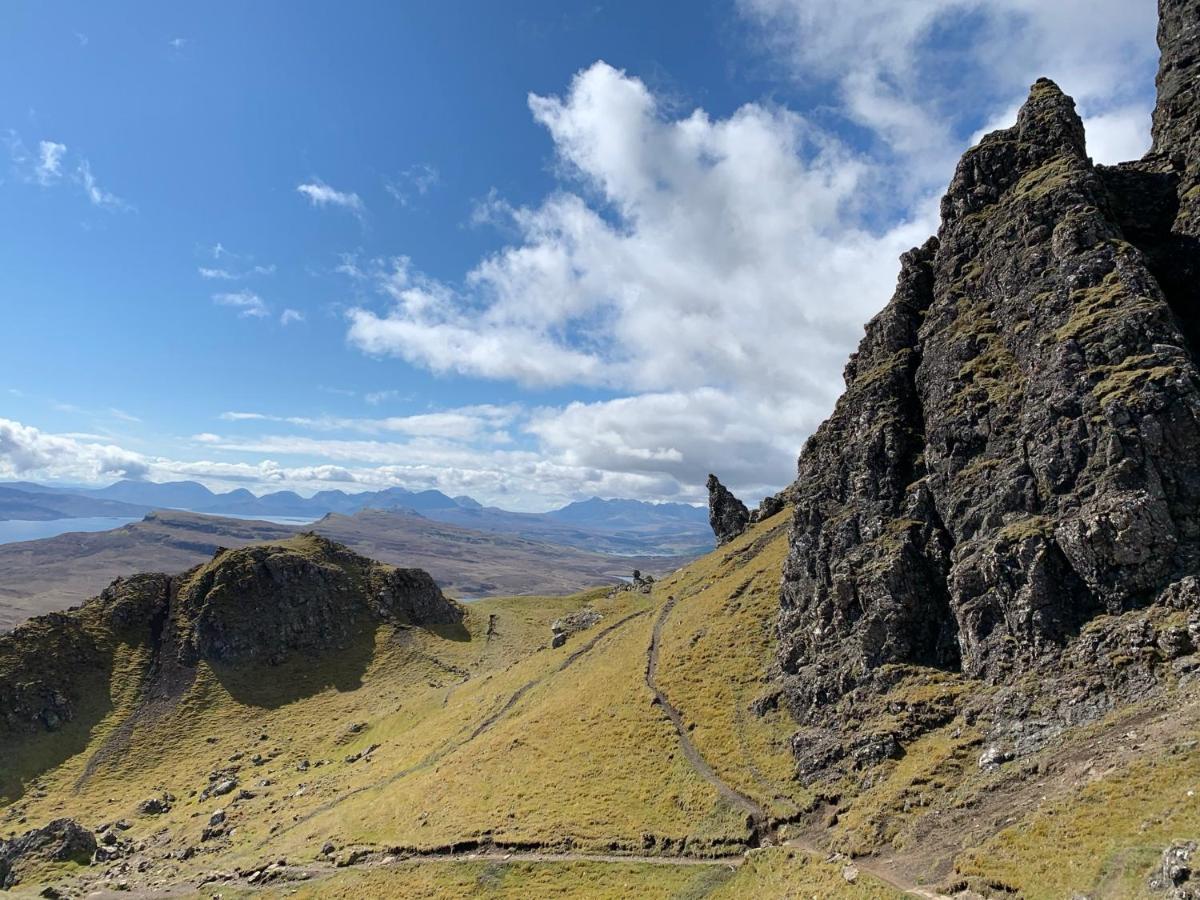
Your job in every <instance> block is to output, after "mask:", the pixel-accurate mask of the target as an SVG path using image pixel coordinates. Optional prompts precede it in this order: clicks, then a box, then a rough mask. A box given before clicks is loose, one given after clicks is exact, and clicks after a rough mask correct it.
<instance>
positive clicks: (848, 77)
mask: <svg viewBox="0 0 1200 900" xmlns="http://www.w3.org/2000/svg"><path fill="white" fill-rule="evenodd" d="M738 7H739V9H740V10H741V12H742V13H743V14H744V15H745V16H746V17H747V18H748V19H750V20H751V21H752V22H754V23H756V24H757V25H758V26H759V29H760V34H761V36H762V39H763V41H764V42H765V43H766V44H767V46H768V47H769V48H770V49H771V50H773V51H774V53H775V55H776V58H777V59H779V60H781V61H782V62H783V63H784V65H785V66H787V67H788V68H790V70H791V71H792V72H793V73H794V74H795V75H796V76H797V77H798V78H800V79H802V80H803V81H804V82H805V84H806V85H808V86H809V87H812V86H813V84H814V82H815V83H821V84H826V85H830V86H832V87H833V88H834V89H835V90H836V92H837V95H838V100H839V101H840V103H839V104H837V105H836V106H835V111H836V112H838V113H841V114H842V115H844V116H846V117H847V118H849V119H850V120H852V121H853V122H855V123H857V124H859V125H862V126H865V127H867V128H869V129H871V130H872V132H873V133H874V134H875V135H876V136H877V137H879V138H880V139H881V140H882V141H883V142H885V143H886V145H887V146H888V147H890V148H891V149H892V150H894V151H895V152H896V153H897V154H898V155H899V157H900V159H901V160H902V161H903V162H904V164H905V166H906V167H907V169H908V173H909V174H910V175H911V176H915V178H914V180H915V182H916V183H917V184H918V185H920V184H923V183H928V182H929V181H930V180H931V179H932V181H933V182H935V183H938V184H940V183H942V182H944V181H945V179H946V178H947V177H948V176H949V173H950V166H952V165H953V162H954V160H955V159H956V158H957V154H958V149H959V148H958V147H957V146H956V145H957V143H958V141H959V140H961V138H963V137H965V136H966V135H967V134H969V133H971V132H972V131H973V130H975V129H976V128H978V127H979V125H980V124H981V122H980V121H978V117H980V116H981V115H982V116H983V117H984V118H990V117H991V116H993V115H994V114H996V113H997V112H999V111H1001V110H1004V109H1007V108H1009V107H1012V106H1013V105H1014V104H1015V103H1017V102H1019V101H1020V100H1022V99H1023V98H1024V95H1025V93H1026V91H1027V90H1028V87H1029V84H1030V83H1031V82H1032V81H1034V80H1035V79H1036V78H1037V77H1039V76H1043V75H1044V76H1047V77H1050V78H1053V79H1055V80H1056V81H1058V82H1059V84H1060V85H1061V86H1062V87H1063V89H1064V90H1065V91H1067V92H1068V93H1069V94H1072V95H1073V96H1074V97H1075V99H1076V100H1077V101H1078V102H1079V105H1080V110H1081V113H1082V114H1083V115H1084V116H1085V118H1086V117H1099V116H1105V115H1108V114H1111V113H1113V112H1114V111H1116V110H1119V109H1129V108H1130V107H1131V106H1132V107H1135V108H1136V109H1137V110H1138V115H1140V116H1141V117H1142V118H1143V119H1144V120H1148V117H1149V114H1150V109H1151V107H1152V104H1153V91H1152V81H1153V72H1154V66H1155V64H1156V62H1157V58H1158V56H1157V50H1156V47H1155V42H1154V31H1155V9H1154V4H1153V3H1129V2H1127V0H1060V2H1055V3H1045V2H1040V0H906V2H901V3H897V2H894V0H859V2H855V3H853V4H830V3H826V2H822V0H738ZM1004 124H1010V121H1006V122H1005V123H1004ZM1101 124H1102V125H1103V123H1101ZM1132 146H1133V143H1132V142H1128V141H1126V142H1124V143H1122V144H1121V145H1120V150H1121V151H1122V152H1124V151H1126V150H1128V149H1130V148H1131V147H1132ZM1108 148H1109V145H1107V144H1105V145H1103V146H1102V148H1101V149H1102V150H1103V151H1104V152H1105V153H1106V152H1107V150H1108ZM1134 155H1135V156H1136V155H1140V153H1137V152H1135V153H1134ZM1097 157H1098V158H1100V159H1103V160H1104V161H1106V162H1115V161H1117V160H1115V159H1112V158H1107V157H1105V156H1103V155H1100V154H1097Z"/></svg>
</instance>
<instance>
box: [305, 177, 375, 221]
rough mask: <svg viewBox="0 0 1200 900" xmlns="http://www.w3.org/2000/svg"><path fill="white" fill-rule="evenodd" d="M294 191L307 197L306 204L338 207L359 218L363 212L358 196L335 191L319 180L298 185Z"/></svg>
mask: <svg viewBox="0 0 1200 900" xmlns="http://www.w3.org/2000/svg"><path fill="white" fill-rule="evenodd" d="M296 190H297V191H298V192H299V193H301V194H303V195H304V196H305V197H307V198H308V202H309V203H311V204H312V205H313V206H317V207H324V206H340V207H342V208H343V209H348V210H350V211H351V212H353V213H354V214H355V215H359V216H361V215H362V214H363V212H364V211H365V208H364V206H363V202H362V200H361V199H359V196H358V194H353V193H345V192H343V191H338V190H335V189H334V188H331V187H330V186H329V185H327V184H325V183H324V182H323V181H321V180H320V179H317V180H316V181H313V182H309V183H308V184H299V185H297V186H296Z"/></svg>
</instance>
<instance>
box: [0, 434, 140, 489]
mask: <svg viewBox="0 0 1200 900" xmlns="http://www.w3.org/2000/svg"><path fill="white" fill-rule="evenodd" d="M148 472H149V464H148V461H147V460H146V458H145V457H144V456H142V455H141V454H138V453H133V452H130V451H128V450H124V449H122V448H120V447H116V446H113V445H111V444H106V443H100V442H93V441H89V440H82V439H81V438H80V437H78V436H67V435H56V434H47V433H45V432H43V431H39V430H38V429H37V428H34V427H32V426H29V425H23V424H21V423H20V422H14V421H12V420H11V419H0V478H6V479H15V478H48V479H67V480H75V481H96V480H98V479H103V478H108V479H110V480H111V479H113V478H141V477H143V476H145V475H146V474H147V473H148Z"/></svg>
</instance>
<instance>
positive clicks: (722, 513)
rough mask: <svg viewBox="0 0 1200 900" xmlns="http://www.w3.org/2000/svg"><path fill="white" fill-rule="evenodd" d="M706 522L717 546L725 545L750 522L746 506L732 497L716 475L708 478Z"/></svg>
mask: <svg viewBox="0 0 1200 900" xmlns="http://www.w3.org/2000/svg"><path fill="white" fill-rule="evenodd" d="M706 486H707V487H708V522H709V524H710V525H712V530H713V534H714V535H716V538H717V546H718V547H719V546H721V545H722V544H727V543H729V542H730V541H731V540H733V539H734V538H735V537H737V536H738V535H739V534H741V533H742V532H743V531H745V530H746V525H747V523H748V522H749V521H750V510H748V509H746V504H745V503H743V502H742V501H741V500H739V499H738V498H737V497H735V496H733V493H732V492H731V491H730V490H729V488H727V487H725V485H723V484H721V481H720V479H718V478H717V476H716V475H709V476H708V483H707V485H706Z"/></svg>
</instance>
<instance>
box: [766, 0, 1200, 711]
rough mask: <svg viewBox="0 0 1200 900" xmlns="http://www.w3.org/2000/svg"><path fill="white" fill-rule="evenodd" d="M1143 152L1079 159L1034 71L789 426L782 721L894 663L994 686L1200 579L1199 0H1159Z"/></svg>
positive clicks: (1061, 102)
mask: <svg viewBox="0 0 1200 900" xmlns="http://www.w3.org/2000/svg"><path fill="white" fill-rule="evenodd" d="M1161 15H1162V17H1161V23H1162V24H1161V27H1160V44H1161V46H1162V51H1163V55H1162V63H1161V68H1160V73H1159V78H1158V87H1159V104H1158V108H1157V109H1156V111H1155V115H1154V148H1153V151H1152V152H1151V153H1150V154H1149V155H1148V156H1147V157H1146V158H1145V159H1144V160H1141V161H1138V162H1136V163H1132V164H1126V165H1124V166H1117V167H1102V166H1096V165H1093V163H1092V162H1091V160H1090V159H1089V158H1088V155H1087V150H1086V145H1085V135H1084V129H1083V125H1082V123H1081V121H1080V119H1079V117H1078V115H1077V114H1076V112H1075V108H1074V103H1073V102H1072V101H1071V100H1070V98H1068V97H1067V96H1065V95H1064V94H1063V93H1062V91H1061V90H1059V88H1058V86H1057V85H1055V84H1054V83H1052V82H1050V81H1047V80H1045V79H1042V80H1039V81H1038V82H1037V83H1036V84H1034V85H1033V87H1032V89H1031V91H1030V94H1029V98H1028V100H1027V101H1026V103H1025V104H1024V106H1023V107H1022V108H1021V111H1020V113H1019V115H1018V117H1017V122H1016V124H1015V125H1014V126H1013V127H1011V128H1008V129H1005V130H1002V131H997V132H993V133H991V134H989V135H987V136H986V137H984V138H983V140H982V141H980V143H979V144H978V145H977V146H975V147H973V148H971V149H970V150H969V151H967V153H966V154H965V155H964V157H963V159H962V161H961V162H960V163H959V165H958V168H957V170H956V172H955V175H954V178H953V180H952V181H951V184H950V187H949V189H948V191H947V193H946V195H945V197H944V198H943V199H942V203H941V214H942V224H941V227H940V228H939V231H938V234H937V236H936V237H935V238H931V239H930V240H929V241H928V242H927V243H926V244H925V245H923V246H922V247H920V248H917V249H914V250H912V251H910V252H909V253H908V254H906V255H905V256H904V257H903V259H902V261H901V273H900V277H899V281H898V285H897V288H896V292H895V294H894V296H893V297H892V299H891V301H890V302H889V303H888V305H887V306H886V307H885V308H884V310H883V311H882V312H880V313H879V315H877V316H876V317H875V318H874V319H873V320H872V321H871V322H870V323H869V324H868V325H867V329H866V335H865V336H864V338H863V340H862V343H861V344H860V346H859V348H858V351H857V352H856V353H855V354H854V355H853V356H852V357H851V359H850V362H849V363H848V365H847V366H846V371H845V380H846V392H845V394H844V395H843V397H842V398H841V400H840V401H839V402H838V404H837V407H836V409H835V411H834V412H833V414H832V415H831V417H830V418H829V419H828V420H827V421H826V422H825V423H824V424H823V425H822V426H821V427H820V428H819V429H818V430H817V432H816V433H815V434H814V435H813V436H812V437H811V438H810V439H809V441H808V442H807V444H806V445H805V447H804V450H803V452H802V454H801V456H800V460H799V468H798V478H797V480H796V482H795V484H794V485H793V486H792V488H791V489H790V491H789V497H790V498H791V499H792V500H793V501H794V503H795V518H794V524H793V532H792V538H791V546H790V552H789V556H788V559H787V563H786V566H785V572H784V583H783V589H782V597H781V612H780V617H779V622H778V636H779V640H780V648H779V664H780V666H781V668H782V671H783V673H784V680H785V694H784V696H785V698H786V700H787V702H788V704H789V706H790V708H791V709H792V711H793V713H794V714H796V715H797V716H798V717H800V718H802V719H807V720H811V719H812V718H813V717H814V716H815V717H817V718H819V715H820V711H821V710H822V709H825V708H828V707H829V705H830V704H831V703H833V702H835V701H836V700H837V699H838V698H840V697H843V696H845V695H846V694H848V693H849V692H851V691H853V690H855V689H856V688H857V687H859V686H861V685H864V684H867V683H868V682H870V680H871V679H872V677H873V675H874V673H876V672H877V671H878V670H880V669H881V667H884V666H886V665H887V664H891V663H911V664H921V665H929V666H937V667H942V668H946V669H952V670H961V671H962V672H963V673H965V674H967V675H970V676H974V677H978V678H981V679H986V680H989V681H992V682H998V681H1001V680H1004V679H1006V678H1008V677H1010V676H1011V675H1012V674H1013V673H1019V672H1024V671H1031V670H1033V669H1034V668H1036V667H1037V666H1039V665H1042V664H1043V663H1044V661H1045V660H1047V659H1054V658H1057V657H1058V656H1059V655H1061V654H1062V653H1063V651H1064V648H1065V647H1066V646H1067V645H1069V644H1070V642H1071V641H1072V640H1073V639H1074V638H1075V637H1076V636H1077V635H1078V634H1079V633H1080V631H1081V629H1082V628H1083V627H1084V626H1085V625H1086V624H1087V623H1088V622H1089V621H1091V620H1092V619H1094V618H1095V617H1097V616H1099V615H1101V614H1104V613H1108V614H1114V613H1120V612H1122V611H1126V610H1130V609H1135V608H1138V607H1143V606H1147V605H1151V604H1156V603H1159V602H1161V601H1162V600H1163V599H1164V597H1166V596H1167V595H1171V596H1175V595H1176V594H1178V595H1180V596H1186V597H1188V598H1189V599H1188V601H1187V602H1192V598H1195V601H1196V602H1200V597H1197V596H1196V594H1195V592H1194V591H1189V590H1183V589H1181V588H1180V585H1181V584H1182V583H1183V581H1184V579H1187V578H1188V577H1189V576H1192V575H1194V574H1195V573H1197V572H1200V369H1198V367H1197V364H1196V360H1195V358H1194V350H1195V347H1196V346H1200V345H1196V344H1195V343H1194V341H1195V339H1196V337H1197V333H1198V330H1200V329H1198V328H1197V323H1198V322H1200V315H1198V311H1200V307H1198V306H1197V296H1196V294H1197V288H1196V284H1197V280H1196V275H1197V272H1198V271H1200V254H1198V253H1197V243H1196V241H1195V235H1196V234H1197V233H1198V228H1200V221H1198V219H1197V217H1196V211H1197V209H1200V206H1198V204H1200V188H1198V187H1197V177H1198V175H1197V173H1198V172H1200V140H1198V139H1197V131H1196V129H1197V121H1198V120H1197V116H1198V115H1200V96H1198V95H1197V94H1198V87H1197V84H1198V81H1197V75H1198V72H1197V66H1200V63H1198V61H1197V60H1198V59H1200V53H1198V49H1197V41H1198V38H1197V29H1198V28H1200V25H1198V24H1197V22H1198V21H1200V2H1198V0H1162V3H1161Z"/></svg>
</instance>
